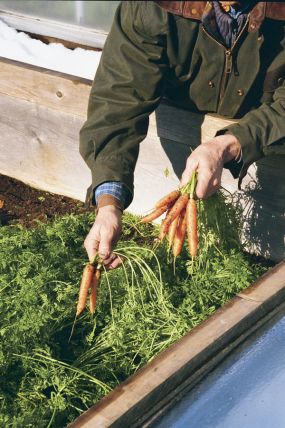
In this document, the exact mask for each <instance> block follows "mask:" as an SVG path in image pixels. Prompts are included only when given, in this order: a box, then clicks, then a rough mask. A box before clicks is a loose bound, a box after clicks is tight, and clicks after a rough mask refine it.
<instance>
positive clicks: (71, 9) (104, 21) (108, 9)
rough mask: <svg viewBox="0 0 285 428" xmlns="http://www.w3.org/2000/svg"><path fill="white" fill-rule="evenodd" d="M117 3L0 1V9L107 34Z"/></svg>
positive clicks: (50, 0)
mask: <svg viewBox="0 0 285 428" xmlns="http://www.w3.org/2000/svg"><path fill="white" fill-rule="evenodd" d="M118 4H119V1H79V0H76V1H58V0H49V1H46V0H37V1H34V0H1V1H0V9H2V10H4V11H9V12H14V13H18V14H24V15H28V16H33V17H37V18H46V19H50V20H54V21H60V22H62V23H68V24H75V25H79V26H82V27H87V28H92V29H96V30H100V31H104V32H106V33H107V32H108V31H109V29H110V27H111V24H112V20H113V16H114V13H115V10H116V8H117V6H118Z"/></svg>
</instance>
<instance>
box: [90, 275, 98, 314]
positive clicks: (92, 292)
mask: <svg viewBox="0 0 285 428" xmlns="http://www.w3.org/2000/svg"><path fill="white" fill-rule="evenodd" d="M100 277H101V271H100V270H99V269H96V272H95V274H94V275H93V278H92V282H91V290H90V312H91V314H93V313H94V311H95V307H96V300H97V288H98V285H99V281H100Z"/></svg>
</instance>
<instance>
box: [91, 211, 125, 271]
mask: <svg viewBox="0 0 285 428" xmlns="http://www.w3.org/2000/svg"><path fill="white" fill-rule="evenodd" d="M121 230H122V212H121V211H120V210H119V209H118V208H117V207H115V206H114V205H107V206H104V207H102V208H99V210H98V213H97V216H96V220H95V222H94V224H93V226H92V227H91V229H90V232H89V233H88V235H87V236H86V239H85V241H84V247H85V249H86V251H87V254H88V257H89V260H90V261H92V260H93V259H94V257H95V255H96V254H99V257H100V258H101V259H102V260H103V262H104V265H105V266H106V268H108V269H115V268H116V267H118V266H119V265H120V264H121V263H122V261H121V259H120V258H119V257H116V256H115V255H114V253H112V249H113V247H114V245H115V244H116V242H117V241H118V239H119V237H120V234H121Z"/></svg>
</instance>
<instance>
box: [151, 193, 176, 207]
mask: <svg viewBox="0 0 285 428" xmlns="http://www.w3.org/2000/svg"><path fill="white" fill-rule="evenodd" d="M179 196H180V191H179V190H173V191H172V192H170V193H168V195H166V196H164V197H163V198H162V199H160V200H159V201H158V202H157V203H156V204H155V208H160V207H163V206H164V205H170V204H171V203H173V202H175V201H176V199H178V198H179Z"/></svg>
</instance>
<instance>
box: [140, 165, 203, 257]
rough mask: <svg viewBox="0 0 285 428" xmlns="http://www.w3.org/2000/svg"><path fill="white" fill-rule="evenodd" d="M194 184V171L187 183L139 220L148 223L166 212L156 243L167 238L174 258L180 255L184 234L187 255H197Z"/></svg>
mask: <svg viewBox="0 0 285 428" xmlns="http://www.w3.org/2000/svg"><path fill="white" fill-rule="evenodd" d="M196 184H197V172H196V171H195V172H194V173H193V175H192V178H191V180H190V181H189V183H187V184H186V185H185V186H183V187H182V188H181V189H179V190H174V191H172V192H170V193H169V194H168V195H166V196H164V197H163V198H162V199H160V200H159V201H158V202H157V203H156V204H155V209H154V210H153V211H152V212H151V213H150V214H149V215H147V216H145V217H143V218H142V220H141V223H148V222H151V221H152V220H154V219H156V218H158V217H160V216H161V215H162V214H164V213H165V212H166V216H165V218H164V220H163V221H162V223H161V225H160V231H159V237H158V241H160V242H161V241H162V240H163V239H164V238H165V236H168V244H169V248H171V247H172V253H173V256H174V257H175V258H176V257H177V256H178V255H179V254H180V253H181V250H182V247H183V243H184V240H185V236H186V232H187V238H188V249H189V254H190V256H191V257H195V256H196V254H197V249H198V232H197V228H198V224H197V205H196V204H197V202H196V199H195V189H196Z"/></svg>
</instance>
